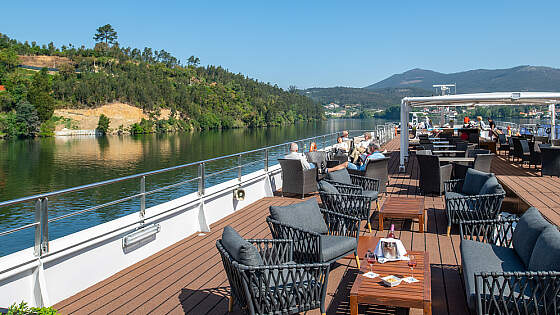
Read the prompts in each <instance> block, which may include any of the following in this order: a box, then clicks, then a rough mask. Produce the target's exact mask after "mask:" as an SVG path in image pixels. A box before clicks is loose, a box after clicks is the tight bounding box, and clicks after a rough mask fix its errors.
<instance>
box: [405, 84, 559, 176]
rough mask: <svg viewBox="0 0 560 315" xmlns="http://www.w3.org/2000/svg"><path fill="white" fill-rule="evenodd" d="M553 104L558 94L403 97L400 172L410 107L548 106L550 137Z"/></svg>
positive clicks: (523, 93) (552, 121)
mask: <svg viewBox="0 0 560 315" xmlns="http://www.w3.org/2000/svg"><path fill="white" fill-rule="evenodd" d="M555 104H560V93H558V92H494V93H474V94H456V95H442V96H426V97H405V98H403V99H402V101H401V150H400V170H401V171H404V169H405V161H406V159H407V158H408V115H409V113H410V110H411V108H412V107H430V106H444V107H447V106H495V105H499V106H504V105H506V106H507V105H515V106H519V105H548V106H549V110H550V111H551V118H550V125H551V137H552V138H554V135H555Z"/></svg>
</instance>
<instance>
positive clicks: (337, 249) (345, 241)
mask: <svg viewBox="0 0 560 315" xmlns="http://www.w3.org/2000/svg"><path fill="white" fill-rule="evenodd" d="M357 246H358V241H357V240H356V238H355V237H347V236H334V235H321V250H322V251H321V261H322V262H327V261H331V260H333V259H335V258H338V257H340V256H342V255H344V254H346V253H348V252H350V251H352V250H355V249H356V248H357Z"/></svg>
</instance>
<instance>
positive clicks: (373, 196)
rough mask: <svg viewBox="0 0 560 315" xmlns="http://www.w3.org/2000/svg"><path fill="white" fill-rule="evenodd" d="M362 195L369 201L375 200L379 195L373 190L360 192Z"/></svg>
mask: <svg viewBox="0 0 560 315" xmlns="http://www.w3.org/2000/svg"><path fill="white" fill-rule="evenodd" d="M362 195H364V196H366V197H369V198H371V199H377V196H378V195H379V193H378V192H377V191H375V190H364V191H363V192H362Z"/></svg>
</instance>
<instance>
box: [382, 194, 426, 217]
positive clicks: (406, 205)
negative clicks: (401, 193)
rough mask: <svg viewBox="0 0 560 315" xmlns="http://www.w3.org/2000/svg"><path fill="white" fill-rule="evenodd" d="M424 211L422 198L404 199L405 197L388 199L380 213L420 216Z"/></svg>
mask: <svg viewBox="0 0 560 315" xmlns="http://www.w3.org/2000/svg"><path fill="white" fill-rule="evenodd" d="M423 211H424V198H405V197H389V198H387V200H385V202H383V206H382V207H381V210H380V212H381V213H383V214H386V213H402V214H422V212H423Z"/></svg>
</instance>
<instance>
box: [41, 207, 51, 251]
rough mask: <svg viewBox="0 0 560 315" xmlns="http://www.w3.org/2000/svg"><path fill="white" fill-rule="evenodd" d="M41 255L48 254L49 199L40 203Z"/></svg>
mask: <svg viewBox="0 0 560 315" xmlns="http://www.w3.org/2000/svg"><path fill="white" fill-rule="evenodd" d="M41 234H42V241H41V255H42V254H46V253H48V252H49V198H43V201H42V202H41Z"/></svg>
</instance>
